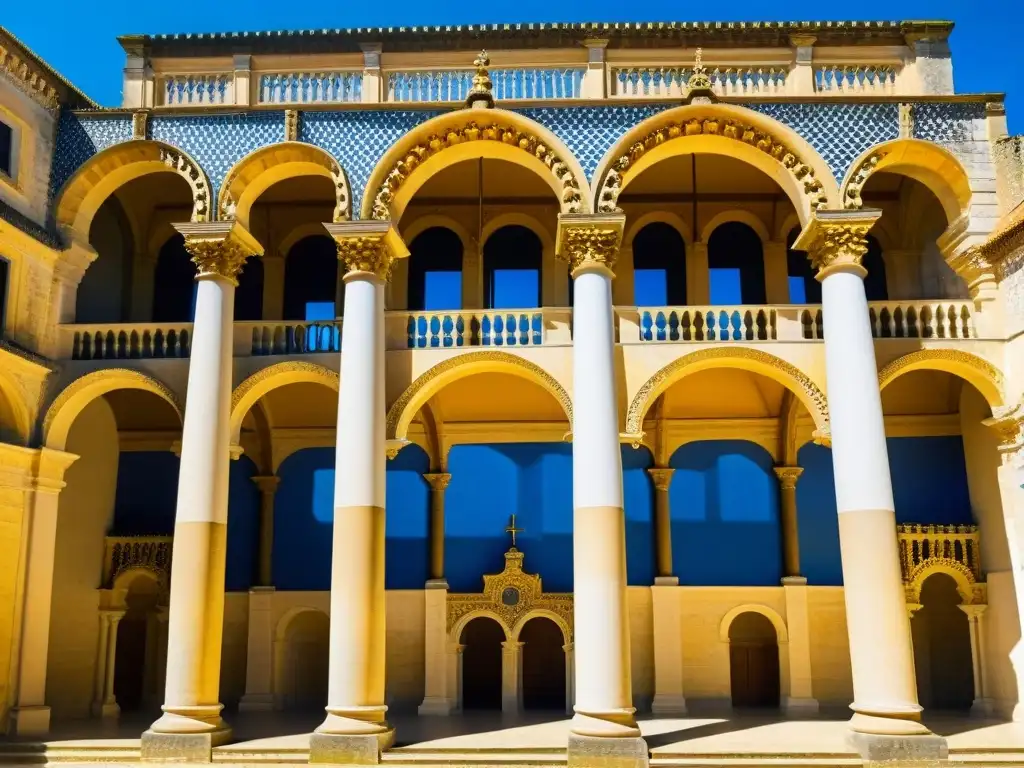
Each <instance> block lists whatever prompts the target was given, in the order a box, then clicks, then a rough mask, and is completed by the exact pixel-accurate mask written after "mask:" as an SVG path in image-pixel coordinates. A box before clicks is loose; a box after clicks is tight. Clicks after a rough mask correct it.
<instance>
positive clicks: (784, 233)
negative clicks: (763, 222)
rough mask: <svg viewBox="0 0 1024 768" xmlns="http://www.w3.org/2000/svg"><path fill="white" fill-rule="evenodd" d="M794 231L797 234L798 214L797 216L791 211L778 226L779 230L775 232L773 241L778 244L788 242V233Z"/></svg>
mask: <svg viewBox="0 0 1024 768" xmlns="http://www.w3.org/2000/svg"><path fill="white" fill-rule="evenodd" d="M794 229H795V230H796V231H797V233H798V234H799V232H800V214H798V213H797V212H796V211H791V212H790V213H788V214H787V215H786V217H785V218H784V219H783V220H782V224H780V225H779V228H778V229H777V230H775V239H776V240H777V241H778V242H780V243H786V242H789V233H790V232H792V231H793V230H794Z"/></svg>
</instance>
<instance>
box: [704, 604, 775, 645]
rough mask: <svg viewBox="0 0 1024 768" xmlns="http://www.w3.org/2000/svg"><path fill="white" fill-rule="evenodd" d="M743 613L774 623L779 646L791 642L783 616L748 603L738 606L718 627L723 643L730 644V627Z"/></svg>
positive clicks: (726, 615) (770, 609)
mask: <svg viewBox="0 0 1024 768" xmlns="http://www.w3.org/2000/svg"><path fill="white" fill-rule="evenodd" d="M742 613H759V614H761V615H762V616H764V617H765V618H766V619H768V621H770V622H771V623H772V626H773V627H775V634H776V635H778V642H779V645H782V644H783V643H788V642H789V631H788V630H787V629H786V622H785V620H784V619H783V618H782V616H780V615H779V612H778V611H776V610H775V609H774V608H769V607H768V606H767V605H760V604H758V603H746V604H744V605H737V606H736V607H735V608H733V609H732V610H731V611H729V612H728V613H727V614H725V616H723V617H722V622H721V623H720V624H719V625H718V639H719V640H721V641H722V642H723V643H728V642H729V627H731V626H732V623H733V621H735V620H736V617H737V616H739V615H740V614H742Z"/></svg>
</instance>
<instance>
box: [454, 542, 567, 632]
mask: <svg viewBox="0 0 1024 768" xmlns="http://www.w3.org/2000/svg"><path fill="white" fill-rule="evenodd" d="M523 557H524V553H523V552H520V551H519V550H518V549H516V548H515V547H512V548H511V549H509V550H508V552H506V553H505V570H503V571H502V572H501V573H498V574H493V575H485V576H484V588H483V591H482V592H481V593H479V594H449V595H448V601H447V609H448V610H447V614H448V617H447V619H448V620H447V626H448V631H449V632H451V631H452V629H454V628H455V626H456V624H458V623H459V620H460V619H461V618H463V617H464V616H467V615H469V614H473V613H490V614H494V615H496V616H497V617H498V618H499V619H500V620H501V622H502V623H503V624H504V625H505V626H506V627H507V628H509V629H512V628H513V627H515V625H516V623H517V622H519V621H520V619H522V618H523V617H524V616H526V615H527V614H529V613H531V612H533V611H545V612H548V613H552V614H554V615H555V616H558V617H559V618H560V619H561V620H562V622H563V623H564V624H565V626H567V627H568V628H569V633H570V636H569V641H570V642H571V641H572V634H571V633H572V626H573V611H572V606H573V597H572V594H571V593H554V592H549V593H545V592H544V590H543V588H542V586H541V580H540V576H537V575H536V574H532V573H526V572H525V571H524V570H523Z"/></svg>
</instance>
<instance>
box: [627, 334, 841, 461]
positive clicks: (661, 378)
mask: <svg viewBox="0 0 1024 768" xmlns="http://www.w3.org/2000/svg"><path fill="white" fill-rule="evenodd" d="M709 368H737V369H739V370H743V371H750V372H752V373H759V374H761V375H763V376H767V377H768V378H770V379H773V380H774V381H777V382H778V383H779V384H782V385H783V386H784V387H786V389H788V390H790V391H791V392H792V393H793V394H794V395H795V396H796V397H797V398H799V400H800V401H801V402H802V403H803V404H804V406H805V407H806V408H807V410H808V412H809V413H810V414H811V418H812V419H813V420H814V426H815V430H816V432H817V435H818V437H819V439H827V437H828V435H829V434H830V431H829V418H828V402H827V401H826V399H825V393H824V392H822V391H821V389H820V388H819V387H818V385H817V384H815V383H814V382H813V381H811V379H810V378H809V377H808V376H807V375H806V374H804V373H803V372H801V371H800V370H799V369H797V368H796V367H795V366H793V365H791V364H790V363H787V362H786V361H785V360H783V359H781V358H779V357H776V356H775V355H770V354H768V353H767V352H762V351H760V350H756V349H750V348H748V347H736V348H735V349H722V348H710V349H702V350H699V351H697V352H691V353H690V354H688V355H684V356H683V357H680V358H678V359H676V360H673V361H672V362H671V363H669V364H668V365H666V366H665V367H664V368H662V369H661V370H660V371H658V372H657V373H655V374H654V375H653V376H651V378H649V379H648V380H647V381H646V383H644V385H643V386H642V387H640V389H639V390H637V393H636V394H635V395H634V396H633V399H632V401H631V402H630V404H629V410H628V411H627V412H626V433H627V434H628V435H631V436H632V437H633V439H634V441H635V442H637V443H639V441H640V438H641V436H642V434H643V424H644V418H645V416H646V415H647V411H648V410H649V409H650V407H651V406H652V405H653V404H654V402H655V401H656V400H657V399H658V397H659V396H660V395H661V394H662V393H664V392H665V391H666V390H667V389H668V388H669V387H671V386H672V385H673V384H675V383H676V382H678V381H680V380H682V379H683V378H685V377H686V376H689V375H690V374H693V373H698V372H699V371H704V370H707V369H709Z"/></svg>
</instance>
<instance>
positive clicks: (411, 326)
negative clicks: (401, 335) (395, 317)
mask: <svg viewBox="0 0 1024 768" xmlns="http://www.w3.org/2000/svg"><path fill="white" fill-rule="evenodd" d="M405 339H406V341H405V345H406V347H408V348H409V349H416V318H415V316H414V315H409V317H408V319H407V320H406V321H405Z"/></svg>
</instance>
